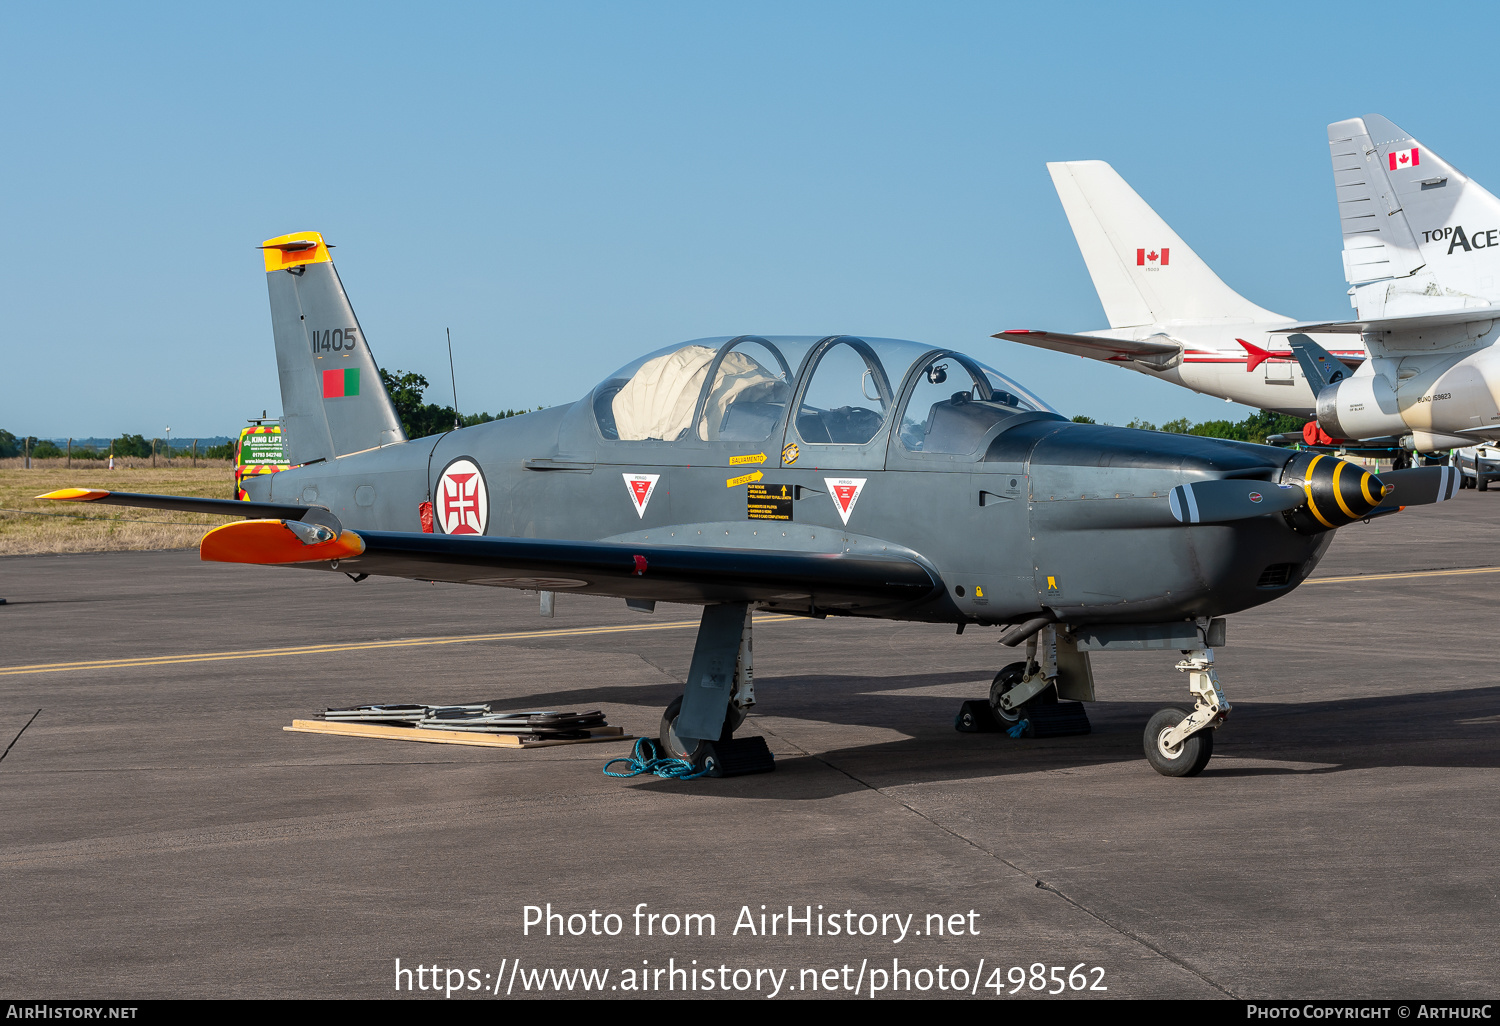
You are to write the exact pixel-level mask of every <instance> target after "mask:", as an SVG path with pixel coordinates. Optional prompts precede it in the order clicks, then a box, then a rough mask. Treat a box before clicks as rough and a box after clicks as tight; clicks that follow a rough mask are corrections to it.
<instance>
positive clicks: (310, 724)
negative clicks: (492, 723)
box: [281, 720, 635, 748]
mask: <svg viewBox="0 0 1500 1026" xmlns="http://www.w3.org/2000/svg"><path fill="white" fill-rule="evenodd" d="M281 729H282V730H289V731H296V732H299V733H306V734H337V735H339V736H340V737H374V738H385V739H386V740H390V741H426V742H428V743H429V744H438V745H470V746H472V747H475V748H550V747H552V746H554V745H586V744H591V743H595V742H599V741H633V740H635V735H633V734H626V733H625V730H624V728H623V727H595V728H594V729H592V730H590V731H589V736H588V737H580V738H567V739H556V740H547V741H522V740H521V739H520V738H519V737H517V736H516V735H514V734H481V733H479V732H477V731H470V730H426V729H423V728H419V727H391V726H387V725H385V724H383V723H337V722H329V721H328V720H293V721H292V725H291V726H290V727H282V728H281Z"/></svg>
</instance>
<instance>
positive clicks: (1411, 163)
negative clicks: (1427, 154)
mask: <svg viewBox="0 0 1500 1026" xmlns="http://www.w3.org/2000/svg"><path fill="white" fill-rule="evenodd" d="M1420 163H1422V155H1421V153H1420V152H1419V150H1418V148H1417V147H1415V146H1413V147H1412V148H1411V149H1409V150H1392V151H1391V170H1392V171H1399V170H1401V169H1402V168H1404V167H1416V166H1417V165H1418V164H1420Z"/></svg>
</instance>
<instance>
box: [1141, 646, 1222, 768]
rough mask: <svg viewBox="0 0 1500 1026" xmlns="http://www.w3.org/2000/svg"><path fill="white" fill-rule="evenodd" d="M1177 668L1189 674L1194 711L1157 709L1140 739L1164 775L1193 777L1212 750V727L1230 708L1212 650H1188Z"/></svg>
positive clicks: (1150, 759)
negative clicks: (1215, 667) (1215, 666)
mask: <svg viewBox="0 0 1500 1026" xmlns="http://www.w3.org/2000/svg"><path fill="white" fill-rule="evenodd" d="M1177 668H1178V669H1179V670H1181V671H1183V672H1184V673H1186V674H1187V675H1188V687H1189V689H1190V690H1191V691H1192V693H1193V702H1194V704H1193V711H1192V712H1190V713H1185V712H1183V711H1182V710H1181V709H1173V708H1167V709H1158V710H1157V712H1156V714H1155V715H1154V716H1152V717H1151V719H1150V720H1148V721H1147V722H1146V735H1145V737H1144V738H1143V739H1142V741H1143V743H1144V746H1145V749H1146V761H1147V762H1149V763H1150V764H1151V768H1152V769H1154V770H1156V772H1158V773H1160V774H1161V775H1162V776H1166V777H1196V776H1197V775H1198V774H1199V773H1202V772H1203V768H1204V767H1205V766H1207V765H1208V760H1209V759H1211V758H1212V757H1213V754H1214V731H1215V730H1217V729H1218V728H1219V726H1220V724H1222V723H1223V722H1224V720H1225V719H1226V718H1228V716H1229V710H1230V709H1231V708H1232V707H1231V706H1230V704H1229V701H1228V699H1226V698H1225V697H1224V689H1223V688H1221V687H1220V686H1219V675H1218V674H1217V673H1215V672H1214V650H1213V649H1211V648H1201V649H1196V650H1194V651H1191V652H1188V653H1187V658H1186V659H1184V660H1182V661H1181V662H1180V663H1178V664H1177Z"/></svg>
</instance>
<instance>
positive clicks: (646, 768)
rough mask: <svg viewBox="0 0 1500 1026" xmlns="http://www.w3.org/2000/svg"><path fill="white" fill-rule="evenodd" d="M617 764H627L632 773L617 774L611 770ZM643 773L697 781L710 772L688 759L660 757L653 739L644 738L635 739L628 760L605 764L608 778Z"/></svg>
mask: <svg viewBox="0 0 1500 1026" xmlns="http://www.w3.org/2000/svg"><path fill="white" fill-rule="evenodd" d="M617 762H623V763H625V764H626V765H627V766H629V767H630V771H629V772H628V773H616V772H615V771H614V770H612V769H610V767H611V766H613V765H614V764H615V763H617ZM642 773H655V774H656V775H657V776H659V777H662V778H664V779H667V780H696V779H697V778H698V777H701V776H705V775H707V773H708V770H706V769H698V767H697V766H695V765H693V764H692V763H691V762H689V761H688V760H687V759H669V758H665V757H662V756H658V755H657V754H656V746H655V745H654V744H652V743H651V739H650V738H644V737H638V738H636V739H635V748H633V749H632V750H631V752H630V756H629V757H628V758H625V757H621V758H618V759H611V760H609V761H608V762H606V763H605V764H604V775H605V776H606V777H638V776H640V775H641V774H642Z"/></svg>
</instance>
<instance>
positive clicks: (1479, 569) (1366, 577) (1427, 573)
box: [1302, 566, 1500, 584]
mask: <svg viewBox="0 0 1500 1026" xmlns="http://www.w3.org/2000/svg"><path fill="white" fill-rule="evenodd" d="M1459 574H1500V566H1476V567H1469V568H1467V569H1464V570H1411V571H1407V572H1405V573H1399V574H1355V575H1353V576H1352V577H1313V578H1309V579H1308V580H1305V581H1303V582H1302V583H1303V584H1347V583H1349V582H1350V581H1394V580H1396V579H1398V578H1401V577H1456V576H1458V575H1459Z"/></svg>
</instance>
